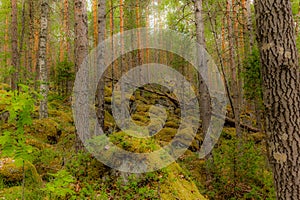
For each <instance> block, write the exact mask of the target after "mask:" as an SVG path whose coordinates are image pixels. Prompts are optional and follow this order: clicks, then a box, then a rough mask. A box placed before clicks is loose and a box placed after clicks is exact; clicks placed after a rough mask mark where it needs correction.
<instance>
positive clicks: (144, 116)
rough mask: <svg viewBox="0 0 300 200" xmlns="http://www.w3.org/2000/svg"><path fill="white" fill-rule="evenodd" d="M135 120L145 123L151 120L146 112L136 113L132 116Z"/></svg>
mask: <svg viewBox="0 0 300 200" xmlns="http://www.w3.org/2000/svg"><path fill="white" fill-rule="evenodd" d="M131 118H132V119H133V120H134V121H139V122H142V123H144V124H145V125H146V124H147V123H149V122H150V120H149V117H148V115H147V114H145V113H136V114H133V115H132V116H131Z"/></svg>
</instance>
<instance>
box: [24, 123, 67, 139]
mask: <svg viewBox="0 0 300 200" xmlns="http://www.w3.org/2000/svg"><path fill="white" fill-rule="evenodd" d="M58 127H59V124H58V123H57V122H56V121H55V120H53V119H52V118H47V119H35V120H33V124H32V126H30V127H27V128H26V129H25V132H26V133H27V134H30V135H34V136H35V137H37V138H39V139H41V140H42V141H45V142H47V143H49V144H56V143H57V142H58V138H59V137H60V135H61V133H62V132H61V130H59V129H58Z"/></svg>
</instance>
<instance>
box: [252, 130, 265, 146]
mask: <svg viewBox="0 0 300 200" xmlns="http://www.w3.org/2000/svg"><path fill="white" fill-rule="evenodd" d="M248 138H249V139H250V140H254V141H255V142H256V143H258V142H262V141H263V140H265V139H266V135H265V134H264V133H260V132H258V133H253V134H249V135H248Z"/></svg>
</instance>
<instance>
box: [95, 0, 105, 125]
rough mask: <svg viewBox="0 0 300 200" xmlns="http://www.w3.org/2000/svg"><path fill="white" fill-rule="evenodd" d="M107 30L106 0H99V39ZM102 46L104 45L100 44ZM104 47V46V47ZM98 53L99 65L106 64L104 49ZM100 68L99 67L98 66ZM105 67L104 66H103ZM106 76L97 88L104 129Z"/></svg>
mask: <svg viewBox="0 0 300 200" xmlns="http://www.w3.org/2000/svg"><path fill="white" fill-rule="evenodd" d="M105 32H106V0H98V41H99V43H102V42H103V41H104V40H105ZM100 47H102V46H100ZM102 48H103V47H102ZM98 50H99V52H98V53H97V54H98V59H97V61H98V66H103V65H104V56H105V55H104V50H103V49H101V48H99V49H98ZM98 68H99V67H98ZM101 68H103V67H101ZM104 85H105V81H104V77H100V81H99V84H98V90H97V94H96V96H97V117H98V123H99V125H100V127H102V129H103V128H104V116H105V111H104Z"/></svg>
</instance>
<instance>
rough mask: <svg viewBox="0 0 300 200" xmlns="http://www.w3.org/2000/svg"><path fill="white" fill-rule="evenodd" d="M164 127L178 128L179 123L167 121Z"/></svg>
mask: <svg viewBox="0 0 300 200" xmlns="http://www.w3.org/2000/svg"><path fill="white" fill-rule="evenodd" d="M165 127H168V128H175V129H178V128H179V124H178V123H176V122H174V121H168V122H166V124H165Z"/></svg>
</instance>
